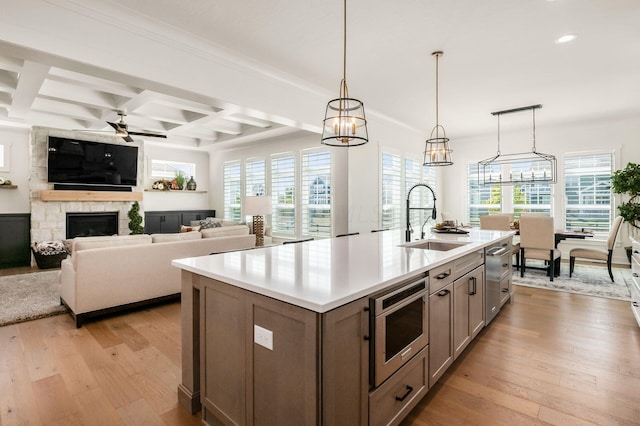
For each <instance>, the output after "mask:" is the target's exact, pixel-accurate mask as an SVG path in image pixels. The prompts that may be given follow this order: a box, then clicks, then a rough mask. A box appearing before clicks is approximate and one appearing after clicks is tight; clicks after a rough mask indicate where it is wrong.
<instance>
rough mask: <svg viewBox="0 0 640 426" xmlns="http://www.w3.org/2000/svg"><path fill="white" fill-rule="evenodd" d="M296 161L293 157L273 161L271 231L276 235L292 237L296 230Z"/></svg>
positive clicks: (274, 158) (276, 158) (280, 157)
mask: <svg viewBox="0 0 640 426" xmlns="http://www.w3.org/2000/svg"><path fill="white" fill-rule="evenodd" d="M295 178H296V161H295V157H294V156H293V155H287V156H278V157H273V158H272V159H271V197H272V199H271V204H272V211H273V214H272V216H271V229H272V232H273V234H274V235H278V234H279V235H287V236H292V235H295V234H296V229H295V225H296V222H295V219H296V217H295V213H296V209H295V188H296V181H295Z"/></svg>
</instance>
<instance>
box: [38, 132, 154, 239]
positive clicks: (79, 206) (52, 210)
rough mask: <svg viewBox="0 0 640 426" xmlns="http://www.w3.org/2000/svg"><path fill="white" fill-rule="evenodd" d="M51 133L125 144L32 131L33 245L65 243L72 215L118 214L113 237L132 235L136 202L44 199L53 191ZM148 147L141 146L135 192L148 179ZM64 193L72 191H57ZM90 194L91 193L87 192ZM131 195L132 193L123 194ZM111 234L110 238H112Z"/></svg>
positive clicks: (112, 138)
mask: <svg viewBox="0 0 640 426" xmlns="http://www.w3.org/2000/svg"><path fill="white" fill-rule="evenodd" d="M49 134H51V135H53V136H60V137H66V138H72V139H84V140H93V141H97V142H106V143H122V140H121V139H120V138H118V137H116V136H112V135H101V134H90V135H89V134H86V133H81V132H72V131H66V130H57V129H49V128H45V127H34V128H33V129H32V130H31V176H30V179H29V191H30V199H31V243H34V242H37V241H52V240H63V239H65V238H66V237H67V232H68V231H67V213H69V214H78V213H85V214H95V213H99V214H104V213H109V214H112V215H113V214H115V217H116V222H115V223H116V231H115V232H111V231H109V233H110V234H120V235H128V234H129V232H130V231H129V218H128V216H127V213H128V212H129V209H130V208H131V205H132V201H124V200H125V199H126V198H123V201H121V200H119V199H116V200H108V201H95V200H92V199H91V197H89V200H88V201H86V200H85V201H81V200H80V199H78V200H64V201H59V200H55V201H44V200H43V199H42V198H41V193H42V192H43V191H47V190H51V189H53V185H52V184H50V183H48V182H47V143H48V137H49ZM143 148H144V146H143V145H142V144H140V145H139V146H138V186H135V187H133V192H134V193H135V192H137V193H141V192H142V185H141V182H142V177H143V176H144V161H142V159H143V158H144V149H143ZM55 192H56V193H63V192H69V191H55ZM86 192H89V191H86ZM122 194H123V195H131V193H130V192H129V193H122ZM140 214H141V215H142V216H143V217H144V209H143V206H142V203H140ZM110 234H109V235H110Z"/></svg>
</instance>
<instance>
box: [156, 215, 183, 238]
mask: <svg viewBox="0 0 640 426" xmlns="http://www.w3.org/2000/svg"><path fill="white" fill-rule="evenodd" d="M181 219H182V215H181V214H180V212H167V213H165V214H163V215H162V221H161V222H162V223H161V224H160V229H161V231H160V232H162V233H163V234H173V233H175V232H180V220H181Z"/></svg>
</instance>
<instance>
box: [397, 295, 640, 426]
mask: <svg viewBox="0 0 640 426" xmlns="http://www.w3.org/2000/svg"><path fill="white" fill-rule="evenodd" d="M402 424H403V425H405V426H406V425H452V424H456V425H464V424H468V425H485V424H486V425H502V424H503V425H534V424H553V425H592V424H597V425H638V424H640V328H639V327H638V324H637V323H636V322H635V319H634V318H633V315H632V314H631V310H630V307H629V302H622V301H617V300H611V299H603V298H597V297H589V296H581V295H576V294H570V293H563V292H555V291H545V290H539V289H534V288H527V287H518V286H515V297H514V301H513V303H512V304H507V305H506V306H505V308H503V311H501V312H500V314H499V315H498V316H497V317H496V319H494V320H493V322H492V323H491V324H490V325H489V327H487V328H485V329H484V330H483V331H482V332H481V333H480V335H479V336H478V337H477V338H476V340H475V341H474V342H473V343H472V345H471V346H470V347H469V348H468V349H467V351H466V352H465V353H464V354H463V355H462V356H461V357H460V358H459V359H458V360H456V362H455V363H454V364H453V366H452V367H451V368H450V369H449V370H448V371H447V373H446V374H445V375H444V376H443V377H442V379H440V381H439V382H438V383H437V384H436V386H435V387H434V388H433V389H432V390H431V391H430V392H429V393H428V394H427V396H426V398H425V399H424V400H422V401H421V402H420V403H419V404H418V406H417V407H416V408H415V409H414V410H413V411H412V412H411V414H410V415H409V416H408V417H407V419H405V421H404V422H403V423H402Z"/></svg>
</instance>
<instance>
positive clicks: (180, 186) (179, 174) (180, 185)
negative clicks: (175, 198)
mask: <svg viewBox="0 0 640 426" xmlns="http://www.w3.org/2000/svg"><path fill="white" fill-rule="evenodd" d="M174 180H175V181H176V185H177V186H178V189H180V190H182V189H184V183H185V182H186V179H185V178H184V174H182V172H181V171H180V170H178V172H177V173H176V177H175V178H174Z"/></svg>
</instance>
